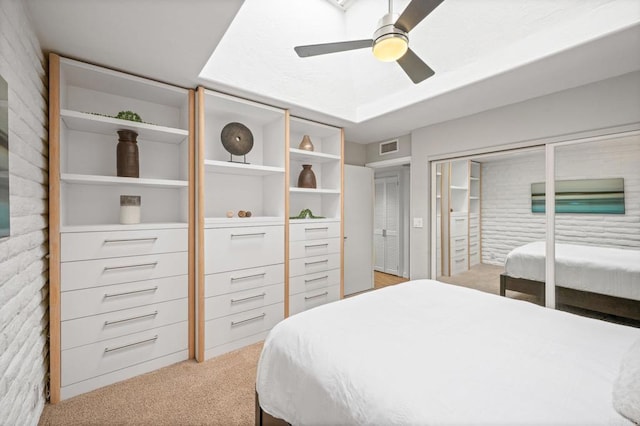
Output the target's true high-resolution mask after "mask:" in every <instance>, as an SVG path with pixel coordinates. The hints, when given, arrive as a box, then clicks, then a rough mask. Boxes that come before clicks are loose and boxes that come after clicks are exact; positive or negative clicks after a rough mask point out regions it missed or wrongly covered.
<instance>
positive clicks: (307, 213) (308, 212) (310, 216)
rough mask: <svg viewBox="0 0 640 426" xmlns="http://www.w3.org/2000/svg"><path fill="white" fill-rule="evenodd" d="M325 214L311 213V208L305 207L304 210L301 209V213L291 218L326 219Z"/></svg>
mask: <svg viewBox="0 0 640 426" xmlns="http://www.w3.org/2000/svg"><path fill="white" fill-rule="evenodd" d="M324 218H325V217H324V216H314V215H313V213H311V210H309V209H304V210H302V211H300V214H299V215H298V216H291V217H289V219H324Z"/></svg>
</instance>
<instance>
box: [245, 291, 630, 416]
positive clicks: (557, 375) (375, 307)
mask: <svg viewBox="0 0 640 426" xmlns="http://www.w3.org/2000/svg"><path fill="white" fill-rule="evenodd" d="M639 337H640V330H638V329H635V328H631V327H626V326H622V325H617V324H611V323H606V322H601V321H598V320H594V319H590V318H584V317H579V316H575V315H572V314H569V313H566V312H560V311H555V310H551V309H547V308H543V307H540V306H537V305H533V304H531V303H526V302H523V301H518V300H513V299H507V298H502V297H498V296H495V295H491V294H486V293H481V292H479V291H476V290H471V289H467V288H462V287H456V286H452V285H449V284H444V283H440V282H437V281H431V280H417V281H410V282H408V283H404V284H400V285H397V286H392V287H387V288H384V289H380V290H376V291H373V292H370V293H365V294H362V295H359V296H356V297H353V298H349V299H344V300H341V301H339V302H335V303H331V304H327V305H323V306H320V307H318V308H315V309H312V310H309V311H305V312H302V313H300V314H298V315H295V316H293V317H290V318H288V319H286V320H284V321H282V322H281V323H279V324H278V325H276V327H274V328H273V329H272V330H271V332H270V334H269V335H268V337H267V339H266V341H265V344H264V348H263V351H262V355H261V357H260V361H259V365H258V374H257V382H256V390H257V392H258V395H259V398H260V405H261V407H262V408H263V410H264V411H266V412H267V413H269V414H271V415H273V416H275V417H278V418H281V419H284V420H286V421H288V422H289V423H291V424H295V425H298V424H372V425H374V424H375V425H381V424H385V425H393V424H405V425H406V424H420V425H426V424H492V425H493V424H521V423H528V424H559V423H568V424H576V425H577V424H630V423H629V422H628V421H626V420H625V419H624V418H623V417H622V416H620V415H619V414H618V413H617V412H616V411H615V410H614V409H613V406H612V383H613V381H614V379H615V377H616V375H617V372H618V368H619V365H620V363H621V360H622V358H623V356H624V354H625V352H626V351H627V350H628V348H629V347H630V346H631V345H632V343H633V341H634V340H635V339H638V338H639Z"/></svg>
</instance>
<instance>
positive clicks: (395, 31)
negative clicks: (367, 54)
mask: <svg viewBox="0 0 640 426" xmlns="http://www.w3.org/2000/svg"><path fill="white" fill-rule="evenodd" d="M398 16H399V15H398V14H391V13H387V14H386V15H384V16H383V17H382V18H381V19H380V21H378V29H377V30H376V31H375V32H374V33H373V51H374V55H376V46H378V48H380V47H381V45H380V43H382V42H383V41H385V40H389V39H396V40H398V41H400V40H401V42H402V43H403V44H404V46H405V49H404V51H406V47H407V46H408V45H409V37H408V34H407V32H406V31H403V30H401V29H399V28H397V27H396V26H395V25H394V23H395V22H396V20H397V19H398ZM404 51H403V52H402V53H403V54H404ZM376 57H377V58H378V59H380V60H382V61H386V62H391V61H395V60H397V59H398V58H396V57H394V56H392V57H389V59H384V58H382V57H380V56H379V55H376Z"/></svg>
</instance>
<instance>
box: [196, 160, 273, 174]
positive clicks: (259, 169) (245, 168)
mask: <svg viewBox="0 0 640 426" xmlns="http://www.w3.org/2000/svg"><path fill="white" fill-rule="evenodd" d="M204 167H205V170H206V171H207V172H211V173H226V174H230V175H244V176H267V175H274V174H284V167H272V166H263V165H260V164H242V163H231V162H229V161H218V160H204Z"/></svg>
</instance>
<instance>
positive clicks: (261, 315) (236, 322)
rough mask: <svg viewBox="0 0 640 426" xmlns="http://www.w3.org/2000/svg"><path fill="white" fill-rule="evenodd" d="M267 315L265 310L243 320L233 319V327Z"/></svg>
mask: <svg viewBox="0 0 640 426" xmlns="http://www.w3.org/2000/svg"><path fill="white" fill-rule="evenodd" d="M266 315H267V314H265V313H264V312H263V313H261V314H260V315H257V316H255V317H251V318H247V319H244V320H241V321H231V327H235V326H236V325H240V324H244V323H246V322H249V321H255V320H258V319H262V318H264V317H265V316H266Z"/></svg>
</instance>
